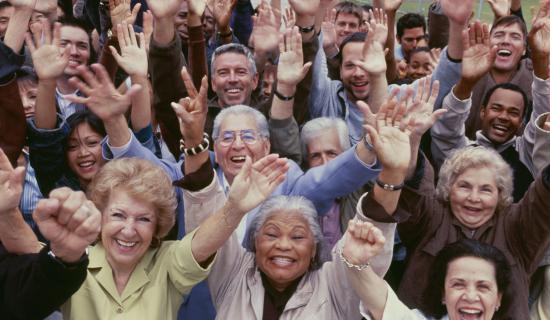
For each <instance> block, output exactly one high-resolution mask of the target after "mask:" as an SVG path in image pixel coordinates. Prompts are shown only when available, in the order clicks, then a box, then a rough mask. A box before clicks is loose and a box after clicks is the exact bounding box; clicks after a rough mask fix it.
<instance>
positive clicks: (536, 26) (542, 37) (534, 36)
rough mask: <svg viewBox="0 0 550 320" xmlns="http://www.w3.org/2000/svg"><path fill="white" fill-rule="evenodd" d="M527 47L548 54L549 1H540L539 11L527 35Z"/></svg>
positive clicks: (549, 43)
mask: <svg viewBox="0 0 550 320" xmlns="http://www.w3.org/2000/svg"><path fill="white" fill-rule="evenodd" d="M528 40H529V45H530V46H531V48H533V50H536V51H538V52H541V53H545V54H550V1H549V0H543V1H541V6H540V9H539V11H538V13H537V15H536V17H535V18H534V20H533V26H532V27H531V31H529V35H528Z"/></svg>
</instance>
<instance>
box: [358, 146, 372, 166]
mask: <svg viewBox="0 0 550 320" xmlns="http://www.w3.org/2000/svg"><path fill="white" fill-rule="evenodd" d="M355 154H357V156H358V157H359V159H361V161H363V163H366V164H367V165H370V164H372V163H374V161H376V153H375V152H374V151H371V150H369V149H367V147H365V144H364V143H363V141H359V143H357V146H356V147H355Z"/></svg>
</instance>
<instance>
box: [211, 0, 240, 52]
mask: <svg viewBox="0 0 550 320" xmlns="http://www.w3.org/2000/svg"><path fill="white" fill-rule="evenodd" d="M236 4H237V0H214V4H213V5H214V8H213V10H212V14H213V15H214V20H216V27H217V28H218V29H217V30H218V35H219V39H220V40H221V42H222V43H223V44H227V43H231V41H232V40H233V30H231V27H229V22H230V20H231V14H232V13H233V9H234V8H235V5H236Z"/></svg>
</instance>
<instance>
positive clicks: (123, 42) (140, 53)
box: [109, 22, 148, 77]
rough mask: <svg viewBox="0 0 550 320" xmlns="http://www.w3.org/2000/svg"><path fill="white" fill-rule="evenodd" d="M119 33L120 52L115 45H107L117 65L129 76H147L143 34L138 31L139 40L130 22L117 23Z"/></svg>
mask: <svg viewBox="0 0 550 320" xmlns="http://www.w3.org/2000/svg"><path fill="white" fill-rule="evenodd" d="M117 32H118V35H119V37H118V38H119V40H118V42H119V44H120V54H119V53H118V52H117V50H116V49H115V47H113V46H109V49H110V50H111V53H112V54H113V57H114V58H115V60H116V62H117V63H118V65H119V66H120V67H121V68H122V69H124V71H126V73H127V74H128V75H130V76H142V77H147V70H148V64H147V49H146V42H145V35H144V34H143V33H139V42H138V40H137V38H136V33H135V32H134V27H133V26H132V25H131V24H126V23H125V22H123V23H122V24H119V25H117Z"/></svg>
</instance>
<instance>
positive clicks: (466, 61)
mask: <svg viewBox="0 0 550 320" xmlns="http://www.w3.org/2000/svg"><path fill="white" fill-rule="evenodd" d="M462 46H463V48H464V54H463V56H462V75H461V77H462V78H464V79H467V80H470V81H476V82H477V81H478V80H479V79H480V78H481V77H483V76H484V75H485V74H486V73H487V72H489V70H491V67H492V66H493V63H494V62H495V58H496V52H497V47H496V45H495V46H491V42H490V40H489V27H488V26H487V24H486V23H484V24H483V25H482V24H481V23H480V22H479V21H476V22H475V23H474V24H472V25H470V28H468V29H465V30H463V31H462Z"/></svg>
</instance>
